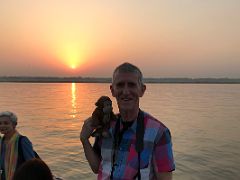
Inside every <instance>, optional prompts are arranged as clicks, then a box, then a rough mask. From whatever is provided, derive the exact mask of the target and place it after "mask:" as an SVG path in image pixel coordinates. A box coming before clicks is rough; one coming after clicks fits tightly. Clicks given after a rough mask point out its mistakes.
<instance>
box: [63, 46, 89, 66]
mask: <svg viewBox="0 0 240 180" xmlns="http://www.w3.org/2000/svg"><path fill="white" fill-rule="evenodd" d="M61 49H62V50H61V51H60V53H59V56H60V59H61V60H62V62H63V63H64V64H65V65H66V66H67V67H69V68H70V69H72V70H74V69H77V68H79V67H80V66H81V65H82V64H83V63H84V59H85V55H84V51H83V48H82V47H81V46H80V45H78V44H74V43H72V44H65V45H64V46H63V47H62V48H61Z"/></svg>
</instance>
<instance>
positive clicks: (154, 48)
mask: <svg viewBox="0 0 240 180" xmlns="http://www.w3.org/2000/svg"><path fill="white" fill-rule="evenodd" d="M125 61H129V62H132V63H134V64H136V65H138V66H139V67H140V68H141V69H142V71H143V73H144V75H145V76H146V77H230V78H240V0H119V1H117V0H116V1H115V0H108V1H107V0H95V1H94V0H91V1H88V0H85V1H84V0H41V1H33V0H1V1H0V76H5V75H6V76H12V75H14V76H15V75H24V76H100V77H110V76H111V74H112V71H113V69H114V67H115V66H116V65H118V64H120V63H122V62H125Z"/></svg>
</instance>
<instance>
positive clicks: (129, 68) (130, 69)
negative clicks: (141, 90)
mask: <svg viewBox="0 0 240 180" xmlns="http://www.w3.org/2000/svg"><path fill="white" fill-rule="evenodd" d="M118 72H119V73H136V74H137V75H138V80H139V83H140V84H141V85H144V83H143V75H142V72H141V70H140V69H139V68H138V67H137V66H135V65H133V64H131V63H128V62H125V63H123V64H120V65H119V66H118V67H116V69H115V70H114V72H113V77H112V82H113V81H114V78H115V74H116V73H118Z"/></svg>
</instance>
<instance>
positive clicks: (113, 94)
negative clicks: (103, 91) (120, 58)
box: [110, 84, 116, 97]
mask: <svg viewBox="0 0 240 180" xmlns="http://www.w3.org/2000/svg"><path fill="white" fill-rule="evenodd" d="M110 90H111V93H112V96H113V97H116V96H115V93H114V88H113V85H112V84H111V85H110Z"/></svg>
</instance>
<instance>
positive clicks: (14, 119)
mask: <svg viewBox="0 0 240 180" xmlns="http://www.w3.org/2000/svg"><path fill="white" fill-rule="evenodd" d="M4 116H6V117H9V119H10V120H11V122H12V123H13V124H16V125H17V116H16V114H14V113H13V112H10V111H3V112H0V117H4Z"/></svg>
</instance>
